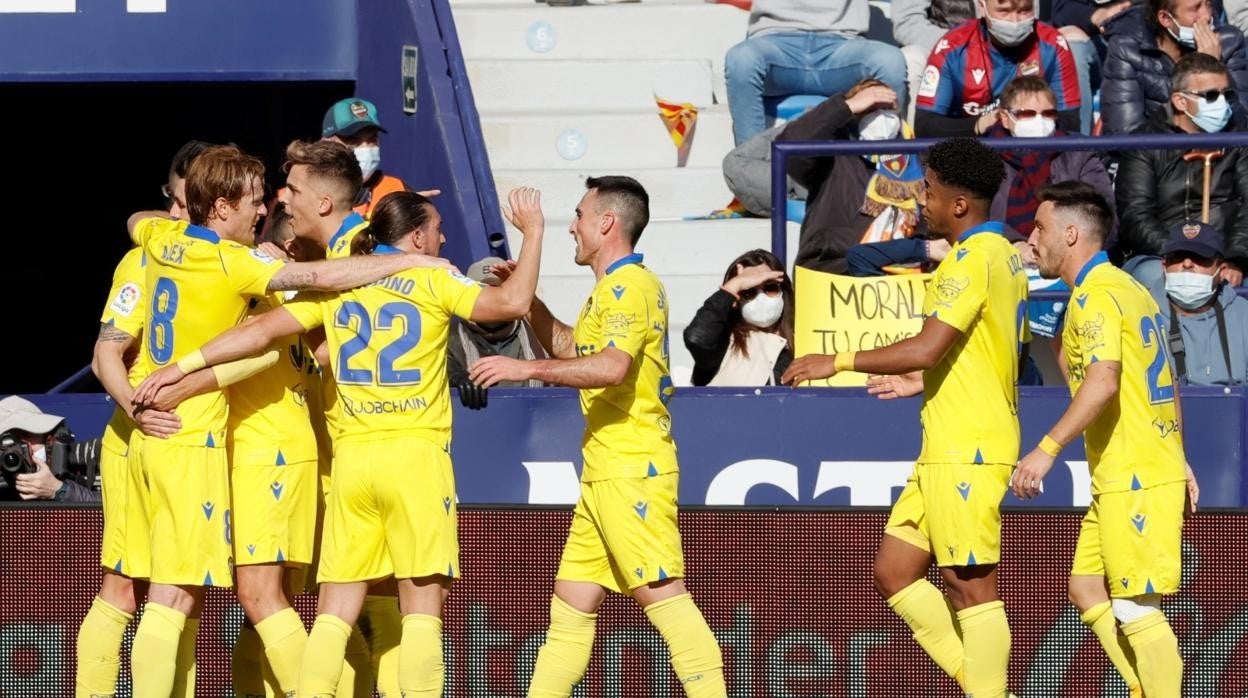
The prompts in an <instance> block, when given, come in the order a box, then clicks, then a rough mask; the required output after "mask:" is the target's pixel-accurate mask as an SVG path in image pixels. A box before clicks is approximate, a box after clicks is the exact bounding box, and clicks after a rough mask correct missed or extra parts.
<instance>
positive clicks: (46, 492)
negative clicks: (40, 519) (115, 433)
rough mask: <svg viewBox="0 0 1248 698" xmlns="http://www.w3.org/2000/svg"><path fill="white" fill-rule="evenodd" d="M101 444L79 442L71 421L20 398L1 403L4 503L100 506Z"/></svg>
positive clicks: (0, 497) (0, 462) (0, 460)
mask: <svg viewBox="0 0 1248 698" xmlns="http://www.w3.org/2000/svg"><path fill="white" fill-rule="evenodd" d="M98 466H99V440H98V439H93V440H91V441H87V442H75V441H74V435H73V434H72V433H71V432H70V431H69V428H68V427H66V426H65V419H64V418H63V417H58V416H56V415H52V414H44V413H43V412H42V411H40V409H39V408H38V407H35V405H34V403H32V402H30V401H29V400H24V399H22V398H20V397H18V396H16V395H10V396H9V397H6V398H4V399H3V400H0V475H3V481H4V486H3V487H0V500H3V501H14V500H17V499H25V500H48V501H54V502H66V503H75V504H78V503H90V504H98V503H99V502H100V493H99V492H97V491H96V490H95V489H94V488H93V484H94V480H95V473H96V471H97V469H98Z"/></svg>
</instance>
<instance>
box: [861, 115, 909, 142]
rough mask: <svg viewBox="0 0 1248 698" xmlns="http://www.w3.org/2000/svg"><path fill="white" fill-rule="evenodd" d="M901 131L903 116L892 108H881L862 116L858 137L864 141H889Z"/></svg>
mask: <svg viewBox="0 0 1248 698" xmlns="http://www.w3.org/2000/svg"><path fill="white" fill-rule="evenodd" d="M900 133H901V117H900V116H898V114H897V112H895V111H892V110H890V109H880V110H878V111H873V112H871V113H870V114H867V115H866V116H864V117H862V121H859V122H858V139H859V140H864V141H889V140H892V139H894V138H896V137H897V135H898V134H900Z"/></svg>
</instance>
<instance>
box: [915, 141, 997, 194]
mask: <svg viewBox="0 0 1248 698" xmlns="http://www.w3.org/2000/svg"><path fill="white" fill-rule="evenodd" d="M923 166H924V168H926V169H927V171H928V172H930V173H932V174H934V175H936V177H937V179H939V180H940V182H941V184H944V185H946V186H949V187H954V188H957V189H962V190H964V191H966V192H967V193H968V194H971V195H972V196H974V197H975V198H977V199H982V200H984V201H992V199H993V197H995V196H996V195H997V190H998V189H1000V188H1001V182H1003V181H1005V164H1004V163H1003V162H1002V161H1001V156H1000V155H998V154H997V151H995V150H993V149H992V148H989V147H988V146H986V145H984V144H983V143H980V142H979V141H978V140H977V139H975V138H966V137H959V138H950V139H948V140H944V141H941V142H939V143H937V144H936V145H934V146H932V147H931V148H929V149H928V151H927V157H926V158H925V159H924V162H923Z"/></svg>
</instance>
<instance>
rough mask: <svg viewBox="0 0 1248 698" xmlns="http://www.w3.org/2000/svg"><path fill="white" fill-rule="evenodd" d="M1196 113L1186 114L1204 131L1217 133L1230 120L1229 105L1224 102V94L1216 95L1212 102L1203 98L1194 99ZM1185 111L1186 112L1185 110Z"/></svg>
mask: <svg viewBox="0 0 1248 698" xmlns="http://www.w3.org/2000/svg"><path fill="white" fill-rule="evenodd" d="M1196 104H1197V105H1198V106H1197V108H1196V114H1195V115H1192V114H1188V116H1189V117H1191V119H1192V121H1193V122H1194V123H1195V124H1196V125H1197V126H1199V127H1200V130H1201V131H1204V132H1205V133H1219V132H1221V131H1222V129H1224V128H1226V125H1227V124H1228V123H1230V121H1231V105H1229V104H1227V103H1226V96H1225V95H1218V98H1217V99H1215V100H1213V101H1212V102H1207V101H1205V100H1204V98H1200V99H1197V100H1196ZM1185 113H1186V112H1185Z"/></svg>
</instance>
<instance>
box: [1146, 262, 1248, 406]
mask: <svg viewBox="0 0 1248 698" xmlns="http://www.w3.org/2000/svg"><path fill="white" fill-rule="evenodd" d="M1149 290H1150V291H1151V292H1152V294H1153V300H1156V301H1157V305H1158V306H1160V307H1161V316H1162V317H1163V318H1165V321H1166V324H1167V325H1169V324H1170V312H1171V311H1170V301H1169V300H1168V299H1167V298H1166V291H1165V289H1164V288H1161V289H1158V288H1156V287H1154V288H1151V289H1149ZM1218 303H1221V304H1222V312H1223V314H1224V315H1225V316H1226V341H1227V346H1228V348H1229V349H1230V354H1231V376H1230V377H1229V379H1228V377H1227V375H1226V360H1225V359H1224V358H1223V357H1222V342H1221V340H1219V339H1218V319H1217V314H1216V313H1214V312H1213V308H1210V309H1209V310H1206V311H1205V312H1203V313H1200V314H1199V315H1182V314H1178V313H1176V314H1175V317H1177V318H1178V320H1179V328H1180V330H1181V334H1182V336H1183V351H1184V361H1185V363H1186V365H1187V376H1185V377H1183V379H1182V385H1236V384H1239V385H1242V384H1244V383H1245V382H1248V300H1244V299H1243V298H1240V297H1239V294H1237V293H1236V292H1235V289H1234V288H1232V287H1230V286H1228V285H1226V284H1223V286H1222V288H1221V290H1220V291H1218ZM1171 368H1172V369H1173V368H1174V365H1173V363H1172V364H1171Z"/></svg>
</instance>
